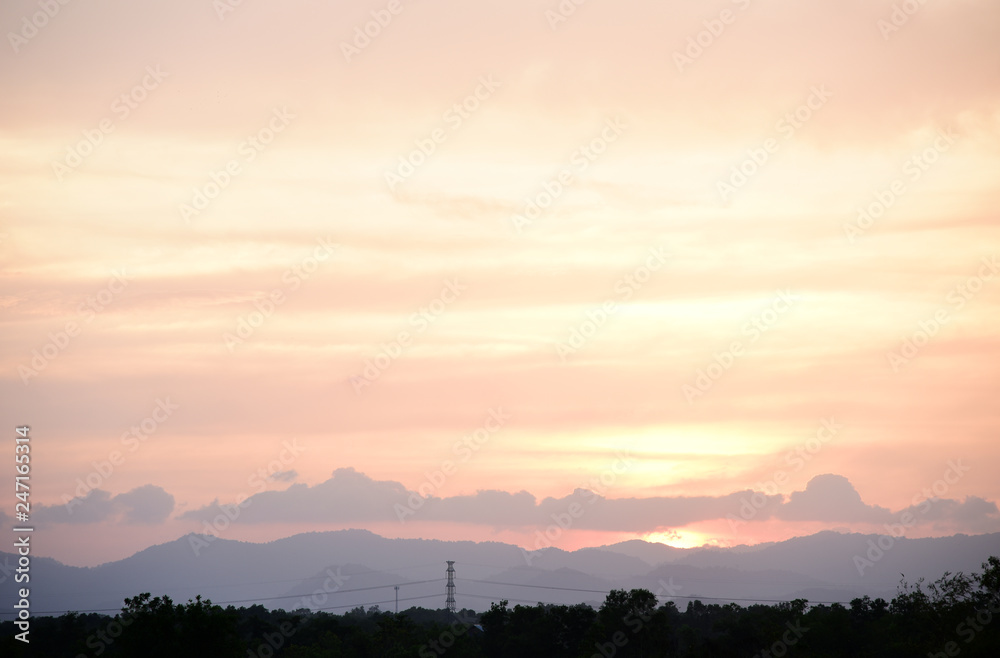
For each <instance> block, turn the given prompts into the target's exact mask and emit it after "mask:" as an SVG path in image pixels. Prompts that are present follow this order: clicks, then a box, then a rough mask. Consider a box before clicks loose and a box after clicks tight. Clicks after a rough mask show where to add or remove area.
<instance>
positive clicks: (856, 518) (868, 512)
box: [775, 473, 892, 523]
mask: <svg viewBox="0 0 1000 658" xmlns="http://www.w3.org/2000/svg"><path fill="white" fill-rule="evenodd" d="M775 516H777V517H778V518H781V519H784V520H786V521H831V522H857V523H884V522H887V521H889V520H891V519H892V512H890V511H889V510H887V509H886V508H884V507H879V506H878V505H866V504H865V503H864V502H863V501H862V500H861V494H859V493H858V491H857V489H855V488H854V485H852V484H851V483H850V481H849V480H848V479H847V478H846V477H844V476H843V475H834V474H832V473H828V474H825V475H817V476H816V477H814V478H813V479H811V480H809V483H808V484H807V485H806V488H805V491H794V492H792V494H791V496H789V499H788V501H787V502H786V503H785V504H784V505H781V506H780V508H778V510H777V512H776V514H775Z"/></svg>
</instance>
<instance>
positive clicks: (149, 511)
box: [112, 484, 174, 523]
mask: <svg viewBox="0 0 1000 658" xmlns="http://www.w3.org/2000/svg"><path fill="white" fill-rule="evenodd" d="M112 503H113V504H114V505H116V507H118V508H120V509H121V510H122V512H123V514H124V519H123V520H124V522H125V523H162V522H163V521H166V520H167V518H168V517H169V516H170V513H171V512H173V511H174V497H173V496H171V495H170V494H169V493H167V492H166V491H164V490H163V489H162V488H160V487H157V486H155V485H152V484H147V485H144V486H141V487H137V488H135V489H133V490H131V491H129V492H127V493H123V494H119V495H117V496H115V497H114V498H113V499H112Z"/></svg>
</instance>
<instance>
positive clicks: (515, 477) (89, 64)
mask: <svg viewBox="0 0 1000 658" xmlns="http://www.w3.org/2000/svg"><path fill="white" fill-rule="evenodd" d="M219 4H222V3H215V5H219ZM564 4H565V3H564ZM148 5H149V3H140V4H137V3H130V2H126V1H125V0H116V1H114V2H106V3H100V4H99V5H92V4H88V3H70V4H67V5H65V6H63V5H60V9H59V11H58V13H57V14H56V15H55V16H52V17H51V18H50V19H48V20H47V21H45V25H44V26H43V27H40V28H37V29H36V30H35V31H34V32H32V30H31V29H30V27H25V25H26V24H25V22H24V21H25V20H27V21H29V22H30V21H31V18H30V17H31V16H32V15H33V14H35V12H37V11H39V9H38V6H37V4H36V3H34V2H27V1H24V2H20V1H19V2H8V3H4V5H3V7H2V8H0V25H2V26H3V27H4V32H8V36H7V38H6V41H7V44H6V50H2V49H0V52H2V53H3V54H2V55H0V58H2V62H0V83H2V85H3V88H4V90H5V93H4V101H3V102H2V103H0V172H2V175H0V264H2V266H0V323H2V332H0V347H2V349H0V360H2V366H3V367H2V371H0V372H2V373H3V374H2V377H0V395H2V399H3V400H4V403H3V410H4V413H3V417H4V418H5V422H6V423H7V426H8V429H9V428H12V427H13V426H14V425H15V424H19V423H27V424H29V425H31V426H32V428H33V436H34V439H33V440H34V441H35V443H34V450H35V452H34V453H33V454H34V457H33V464H35V465H34V470H33V478H34V482H35V483H36V489H35V490H34V492H33V495H34V497H35V498H34V500H35V501H36V503H37V504H38V505H39V506H41V507H40V508H39V509H40V510H41V511H40V518H39V520H38V523H39V524H44V525H45V532H47V533H50V535H49V536H51V537H52V541H51V542H50V543H47V544H45V546H46V549H45V550H47V551H49V553H48V554H51V555H52V556H54V557H57V558H58V559H60V560H64V561H66V562H68V563H73V564H96V563H99V562H103V561H106V560H109V559H114V558H118V557H123V556H125V555H128V554H130V553H131V552H134V551H135V550H138V549H141V548H143V547H145V546H147V545H149V544H150V543H154V542H158V541H167V540H170V539H174V538H176V537H178V536H180V535H182V534H184V533H186V532H190V531H204V530H205V524H204V519H205V518H211V516H212V511H213V510H214V508H213V507H212V505H213V504H214V503H215V502H218V503H224V504H228V503H232V502H234V501H236V500H237V499H238V498H240V497H246V496H251V495H254V494H259V493H260V492H261V491H264V490H266V491H271V492H275V494H274V496H275V497H274V498H272V499H270V500H273V501H283V502H282V503H281V504H278V503H277V502H276V503H275V505H276V506H275V508H274V509H272V508H271V507H266V511H265V506H266V505H270V504H271V503H267V502H266V501H265V500H264V499H263V498H258V499H256V502H254V504H253V505H252V506H251V507H250V508H248V510H247V511H246V514H245V515H243V516H242V517H241V518H240V519H239V520H238V521H237V522H235V523H233V525H232V527H229V528H227V529H225V530H224V531H222V532H220V533H219V534H220V536H225V537H230V538H234V539H237V538H251V539H255V540H263V539H269V538H275V537H279V536H283V535H286V534H290V533H292V532H297V531H304V530H315V529H331V528H340V527H366V528H370V529H372V530H373V531H375V532H380V533H381V534H385V535H387V536H444V537H447V538H454V539H475V540H484V539H499V540H503V541H512V542H515V543H519V544H520V545H522V546H524V547H526V548H537V547H539V546H538V544H537V536H538V535H537V533H538V532H539V531H542V532H544V530H545V529H546V527H547V526H550V525H551V523H553V522H554V521H553V520H552V519H553V517H552V515H553V514H556V515H557V516H558V515H560V514H563V513H564V512H563V510H564V507H565V506H566V505H568V504H571V503H570V502H569V501H571V500H574V499H573V498H572V497H573V495H574V491H580V490H588V489H589V490H590V491H591V494H589V495H593V496H599V498H600V500H598V502H597V503H595V504H594V506H593V507H587V505H589V503H588V502H584V503H583V504H584V508H583V509H584V510H586V512H585V513H584V514H583V515H582V516H581V517H580V518H579V519H577V518H574V520H573V522H572V524H571V527H568V528H565V529H560V532H559V533H558V537H557V538H556V539H554V540H553V541H552V543H553V544H555V545H558V546H563V547H566V548H575V547H578V546H583V545H597V544H602V543H609V542H612V541H617V540H620V539H629V538H646V539H649V540H651V541H663V542H665V543H669V544H671V545H675V546H691V545H699V544H701V543H703V542H709V543H719V544H724V545H729V544H734V543H744V542H751V543H752V542H759V541H769V540H774V539H782V538H785V537H789V536H794V535H800V534H805V533H809V532H815V531H817V530H821V529H838V530H857V531H878V529H879V528H880V527H881V526H882V525H883V524H884V523H885V522H888V521H889V520H891V519H892V518H894V517H895V516H896V515H898V513H899V511H900V510H904V509H906V508H909V507H911V506H914V505H916V503H914V498H915V497H917V496H919V495H920V492H921V491H923V490H924V489H925V488H927V487H933V484H934V483H935V482H936V481H938V480H942V478H944V477H945V474H946V473H947V472H948V469H949V468H950V463H951V462H953V461H954V460H965V461H964V462H963V463H965V464H968V465H970V466H971V467H970V468H969V469H968V470H967V471H962V472H961V473H960V474H959V477H958V479H957V480H956V481H955V482H951V483H948V484H947V489H946V490H945V491H941V492H934V493H935V495H937V496H938V497H939V498H941V499H942V501H943V502H942V504H941V505H938V506H936V507H934V508H933V510H934V511H932V512H927V513H926V514H925V515H923V516H921V517H920V522H919V523H917V524H916V525H915V526H914V527H913V528H912V529H911V531H910V535H909V536H925V535H934V534H951V533H954V532H967V533H977V532H987V531H996V530H998V529H1000V512H998V511H997V508H996V504H995V502H994V501H996V500H997V499H998V498H1000V480H998V479H997V477H996V465H997V464H1000V448H998V446H1000V442H998V441H997V435H996V434H997V428H998V420H1000V416H998V414H1000V406H998V405H997V403H996V400H997V397H998V392H1000V390H998V382H1000V380H998V374H1000V371H998V369H997V363H998V357H1000V342H998V338H997V330H996V326H997V318H998V317H1000V276H997V274H1000V269H998V268H1000V266H998V265H997V262H998V261H997V257H998V256H1000V253H998V252H1000V249H998V238H1000V224H998V219H997V215H996V213H997V208H998V207H1000V203H998V202H1000V187H998V185H997V183H998V180H1000V104H998V100H1000V99H998V93H1000V86H998V84H997V80H998V79H997V70H998V64H1000V51H998V49H997V47H996V44H997V43H1000V7H998V5H997V4H996V3H995V2H991V1H988V0H961V1H959V0H955V1H950V2H944V1H941V2H932V3H925V4H923V5H922V6H921V7H920V9H919V11H917V12H916V13H915V14H913V15H912V16H909V17H907V18H906V20H905V21H903V20H902V19H899V20H898V21H897V22H899V23H900V24H898V25H895V24H892V23H891V21H892V19H891V14H892V6H893V3H892V2H889V1H888V0H877V1H873V2H846V3H830V2H820V1H819V0H805V1H796V2H791V1H788V2H784V1H778V0H775V1H771V2H763V1H761V2H757V1H752V0H746V1H744V0H740V1H734V2H730V1H728V0H716V1H713V2H708V3H704V2H698V3H693V2H687V1H681V0H674V1H670V2H653V1H651V0H628V1H626V2H608V1H606V0H591V1H590V2H587V3H584V4H583V5H582V6H580V7H578V8H577V10H576V11H575V12H574V13H573V14H572V15H570V16H565V18H566V20H565V21H561V20H558V19H557V18H553V14H550V13H547V12H552V11H556V12H558V6H559V3H557V2H555V0H552V1H549V2H545V1H543V0H515V1H513V2H503V3H500V2H496V3H486V4H485V5H484V3H468V2H459V0H444V1H442V2H433V3H430V2H412V3H409V2H405V1H402V2H401V3H400V4H398V5H395V4H394V5H393V6H394V7H396V8H397V9H399V11H398V12H396V13H389V14H384V13H380V12H387V11H388V9H386V8H387V6H388V5H387V3H384V2H362V3H317V2H305V1H293V2H281V3H279V2H265V1H263V0H260V1H253V2H244V3H242V4H241V5H240V6H238V7H228V5H226V7H227V8H229V9H232V11H228V10H227V9H222V10H220V9H219V8H218V7H217V6H215V5H213V3H210V2H195V1H194V0H181V1H178V2H171V3H162V4H156V5H154V6H152V7H150V6H148ZM220 11H221V13H220ZM372 12H375V14H373V13H372ZM723 12H729V13H725V14H723ZM386 15H389V16H391V20H388V19H386V18H385V17H386ZM373 16H375V18H373ZM25 17H28V18H27V19H26V18H25ZM378 17H382V19H383V22H386V20H388V22H387V23H386V24H385V25H383V26H378V25H376V26H375V27H371V25H370V23H371V21H374V20H376V19H377V18H378ZM720 17H724V18H725V22H722V23H714V22H713V21H716V20H719V21H722V18H720ZM730 19H731V20H730ZM885 21H889V23H886V22H885ZM887 25H891V27H887ZM366 27H367V29H369V32H370V33H372V34H374V33H377V35H376V36H374V37H370V38H369V43H367V44H366V45H363V46H360V45H359V44H361V43H363V41H364V39H363V38H360V40H358V41H356V42H355V41H354V40H355V39H356V38H358V37H356V35H357V33H358V32H356V28H359V29H360V30H361V31H363V30H364V29H366ZM893 28H898V29H893ZM713 29H714V30H715V31H717V32H719V33H718V34H717V35H712V34H711V30H713ZM720 30H721V31H720ZM11 34H14V35H15V36H14V37H11V36H10V35H11ZM28 34H31V35H32V36H30V37H29V36H26V35H28ZM699 39H700V43H701V45H700V46H697V44H698V43H699ZM343 43H353V47H354V48H355V49H357V52H354V50H352V49H351V48H346V49H345V48H344V47H343V46H342V44H343ZM691 44H696V45H695V46H692V45H691ZM706 44H707V45H706ZM345 50H346V51H347V53H348V54H347V56H345ZM70 334H72V335H70ZM383 365H384V367H383ZM167 401H169V404H170V405H175V406H176V408H175V409H174V408H172V409H171V411H170V412H169V414H167V413H166V412H164V411H162V409H163V406H162V405H163V404H167ZM158 408H160V409H161V411H160V412H158V415H159V416H160V417H161V418H162V420H159V419H156V418H154V414H156V413H157V412H156V410H157V409H158ZM497 410H500V411H501V412H502V414H503V415H506V416H509V418H504V420H502V421H497V420H496V416H493V418H494V420H493V421H490V420H489V419H490V418H491V413H493V412H496V411H497ZM150 418H154V420H153V421H149V423H147V427H148V428H152V429H151V431H149V432H148V436H147V432H145V430H143V427H142V423H143V421H145V420H148V419H150ZM490 423H493V424H494V425H496V429H495V430H492V429H488V428H489V427H490ZM831 423H832V424H833V425H835V426H836V428H837V429H836V430H835V431H832V432H831V431H826V433H825V434H822V436H823V437H825V438H822V439H821V438H817V437H818V436H820V434H821V433H823V432H824V429H823V428H824V427H826V428H827V430H829V427H830V424H831ZM134 427H138V428H139V429H138V434H136V433H134V432H133V430H132V428H134ZM481 428H487V429H486V430H482V429H481ZM477 430H479V431H480V434H479V437H480V438H481V439H482V440H481V441H478V442H477V440H476V438H475V437H476V434H475V433H476V432H477ZM130 432H133V433H132V434H131V435H130ZM139 435H142V436H144V437H145V438H144V439H143V440H141V441H140V440H138V439H137V438H136V437H137V436H139ZM129 436H131V437H132V438H131V439H130V438H129ZM469 436H471V437H472V439H470V440H471V441H472V443H468V442H467V443H462V441H463V437H469ZM290 441H295V442H297V444H296V445H299V446H301V451H300V452H297V453H296V454H295V455H293V456H290V457H289V458H288V459H283V458H282V457H281V455H282V454H284V455H286V456H289V455H290V453H289V452H288V449H287V444H288V442H290ZM460 446H464V447H460ZM810 446H811V447H812V448H815V450H812V449H811V448H810ZM133 448H134V449H133ZM473 448H474V449H473ZM115 451H118V452H119V453H121V463H120V465H117V466H115V467H114V469H113V472H111V473H110V474H109V475H107V476H106V477H105V476H103V475H100V471H101V469H102V466H101V464H102V463H103V462H105V461H106V460H109V459H110V455H111V454H112V453H114V452H115ZM283 451H284V452H283ZM803 451H804V452H803ZM293 452H295V451H293ZM806 457H808V459H807V458H806ZM449 461H450V462H453V464H452V465H453V467H454V468H453V472H452V473H448V474H444V475H443V477H442V479H441V481H440V484H438V483H437V479H436V476H435V473H436V472H437V471H439V470H442V469H444V463H445V462H449ZM272 464H276V465H277V466H276V467H274V468H272V467H271V465H272ZM262 469H263V472H264V475H265V476H274V477H272V479H269V480H266V481H265V479H264V478H263V477H259V478H258V479H257V480H254V478H255V477H256V476H257V474H259V472H260V471H261V470H262ZM350 469H353V470H350ZM959 470H961V469H959ZM442 472H443V471H442ZM94 473H98V475H95V476H92V482H94V483H96V486H85V487H83V488H81V487H80V485H79V484H78V479H79V481H82V482H84V483H85V481H86V479H87V477H88V476H89V475H92V474H94ZM275 473H276V475H275ZM609 473H610V475H608V474H609ZM778 473H782V474H783V477H777V478H776V474H778ZM602 476H604V481H603V483H602V480H601V478H602ZM835 476H839V477H835ZM778 480H780V481H778ZM428 481H430V482H431V483H432V486H431V487H430V488H425V493H428V494H430V495H431V498H432V499H433V500H430V502H428V503H427V506H426V507H422V508H420V509H416V510H411V511H413V512H414V514H413V516H412V517H411V518H407V519H406V520H405V521H400V520H399V519H398V518H397V516H398V515H397V514H395V513H394V507H393V505H394V504H395V503H394V502H393V501H397V499H398V500H403V501H405V500H406V499H407V496H408V495H409V493H410V492H416V491H418V490H419V488H420V487H421V486H422V485H425V483H427V482H428ZM942 481H943V480H942ZM595 483H596V484H595ZM772 484H773V488H772ZM147 485H153V488H150V487H148V486H147ZM807 487H808V488H807ZM136 490H138V493H134V494H130V492H134V491H136ZM752 491H764V492H766V493H767V494H768V495H771V496H776V497H777V498H776V499H775V503H774V504H775V505H776V507H775V508H774V509H773V510H772V509H771V507H770V506H768V507H767V508H766V509H767V510H768V511H766V512H765V511H763V510H762V511H760V512H759V514H757V513H755V515H754V517H753V518H751V519H746V520H747V523H746V524H742V525H739V527H737V528H734V527H733V524H732V523H729V522H727V516H731V515H737V518H738V515H739V514H740V505H741V503H740V500H741V497H744V496H749V495H750V492H752ZM100 492H106V496H105V498H101V496H104V495H105V494H104V493H100ZM280 492H284V493H281V494H280V496H279V493H280ZM477 492H478V493H477ZM855 494H856V495H857V496H859V497H860V501H863V504H862V502H859V501H857V500H855ZM581 495H582V494H581ZM77 496H82V497H87V496H90V498H88V499H87V501H86V502H81V503H80V506H79V507H77V508H74V509H73V511H72V513H69V511H67V510H66V506H65V503H66V502H67V501H68V500H72V499H74V497H77ZM119 496H122V497H120V498H116V497H119ZM281 496H283V497H281ZM383 496H384V498H383ZM394 496H395V497H394ZM477 496H478V497H477ZM504 496H508V497H509V498H505V497H504ZM518 496H522V497H521V498H518ZM782 496H783V497H784V498H781V497H782ZM360 497H364V499H365V500H366V501H369V502H364V503H362V502H358V501H359V500H360ZM529 498H530V502H525V501H528V499H529ZM102 501H103V502H102ZM352 501H353V502H352ZM371 501H382V502H379V503H378V504H376V503H375V502H371ZM608 501H617V502H616V504H617V505H619V506H618V507H615V506H608V507H605V506H604V505H605V503H606V502H608ZM327 503H329V505H330V508H329V510H328V511H323V510H326V508H325V507H323V505H325V504H327ZM403 504H404V505H405V504H406V503H405V502H404V503H403ZM770 504H771V503H769V505H770ZM828 504H829V506H832V507H830V509H827V505H828ZM85 505H89V506H91V507H92V508H93V515H94V516H93V517H92V520H91V521H89V522H88V521H85V520H84V519H85V517H86V515H85V513H84V512H83V511H82V510H84V509H85V507H84V506H85ZM281 505H289V506H293V505H298V506H299V507H298V508H297V509H296V510H295V511H294V512H293V511H291V510H289V513H288V515H287V516H283V515H282V514H280V513H279V511H278V510H279V509H280V508H281ZM378 505H382V506H381V507H379V506H378ZM353 507H356V509H351V510H350V513H347V512H344V513H343V514H342V513H341V511H340V510H342V508H353ZM87 509H90V508H87ZM303 509H305V510H306V511H310V510H316V513H315V514H313V515H309V514H305V513H304V512H303ZM251 510H252V511H251ZM258 510H259V511H258ZM590 510H593V511H590ZM89 513H90V512H87V514H89ZM8 516H9V515H8ZM86 518H91V517H86ZM57 547H65V548H57ZM69 547H72V548H69Z"/></svg>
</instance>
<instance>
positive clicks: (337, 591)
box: [0, 578, 441, 615]
mask: <svg viewBox="0 0 1000 658" xmlns="http://www.w3.org/2000/svg"><path fill="white" fill-rule="evenodd" d="M440 580H441V579H440V578H432V579H430V580H415V581H413V582H410V583H394V584H392V585H373V586H371V587H356V588H354V589H335V590H332V591H330V592H321V593H323V594H349V593H351V592H369V591H371V590H376V589H385V588H387V587H396V586H399V587H403V586H405V585H423V584H424V583H435V582H438V581H440ZM314 594H316V592H313V593H311V594H288V595H286V596H269V597H265V598H256V599H236V600H232V601H212V605H229V604H232V603H259V602H262V601H280V600H282V599H305V598H309V597H310V596H313V595H314ZM431 596H436V595H430V596H421V597H416V598H430V597H431ZM401 600H403V601H409V600H411V599H401ZM383 603H385V602H384V601H383ZM353 605H357V604H353ZM365 605H367V604H365ZM347 607H351V606H350V605H346V606H334V608H347ZM334 608H318V609H320V610H332V609H334ZM68 612H78V613H81V614H86V613H91V612H121V608H95V609H93V610H41V611H38V612H35V613H34V614H36V615H56V614H66V613H68ZM0 614H5V615H13V614H16V613H14V612H6V611H4V612H0Z"/></svg>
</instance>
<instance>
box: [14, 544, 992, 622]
mask: <svg viewBox="0 0 1000 658" xmlns="http://www.w3.org/2000/svg"><path fill="white" fill-rule="evenodd" d="M878 541H879V537H878V536H877V535H860V534H838V533H835V532H821V533H818V534H816V535H811V536H808V537H797V538H795V539H790V540H788V541H783V542H778V543H773V544H766V545H760V546H754V547H746V546H741V547H733V548H714V547H704V548H696V549H678V548H672V547H669V546H664V545H662V544H651V543H648V542H642V541H628V542H622V543H620V544H614V545H610V546H602V547H598V548H585V549H580V550H577V551H563V550H560V549H554V548H553V549H547V550H543V551H535V552H525V551H523V550H522V549H521V548H519V547H517V546H513V545H510V544H503V543H499V542H482V543H476V542H468V541H461V542H449V541H440V540H429V539H386V538H384V537H380V536H378V535H376V534H374V533H371V532H368V531H365V530H343V531H337V532H322V533H318V532H313V533H304V534H299V535H294V536H292V537H287V538H284V539H279V540H277V541H272V542H268V543H263V544H255V543H249V542H240V541H233V540H227V539H215V538H206V537H204V536H202V535H193V534H192V535H186V536H184V537H181V538H179V539H177V540H175V541H172V542H169V543H166V544H160V545H157V546H152V547H150V548H147V549H145V550H143V551H140V552H138V553H136V554H135V555H133V556H131V557H128V558H126V559H124V560H119V561H117V562H110V563H107V564H103V565H100V566H98V567H92V568H88V567H70V566H66V565H64V564H61V563H59V562H57V561H55V560H52V559H48V558H40V557H36V558H34V559H33V560H32V564H31V583H30V587H31V589H32V605H33V611H34V612H35V613H36V614H40V613H44V612H55V613H60V612H62V611H65V610H78V611H86V610H107V611H109V612H114V611H117V610H119V609H120V608H121V606H122V601H123V599H124V598H125V597H130V596H134V595H136V594H139V593H141V592H151V593H152V594H154V595H164V594H165V595H168V596H170V597H171V598H172V599H174V600H175V601H178V602H180V601H186V600H187V599H189V598H193V597H194V596H195V595H197V594H201V595H202V596H203V597H208V598H210V599H212V601H214V602H216V603H222V604H227V603H230V602H231V603H232V604H233V605H237V606H239V605H246V606H250V605H254V604H256V603H260V604H262V605H265V606H267V607H270V608H279V607H280V608H285V609H287V610H293V609H298V608H310V609H328V610H332V611H334V612H344V611H346V610H349V609H351V608H353V607H357V606H365V607H370V606H372V605H378V606H380V608H381V609H383V610H391V609H393V607H394V606H395V605H396V597H397V590H395V589H394V587H395V586H398V587H399V590H398V597H399V609H400V610H404V609H406V608H409V607H411V606H420V607H426V608H441V607H443V606H444V594H445V574H444V571H445V560H455V561H456V565H455V567H456V570H457V574H456V576H457V577H456V587H457V597H456V598H457V601H458V605H459V607H461V608H471V609H474V610H485V609H488V608H489V606H490V603H491V602H493V601H498V600H500V599H508V600H509V601H510V602H511V603H512V604H513V603H527V604H534V603H538V602H546V603H565V604H571V603H581V602H586V603H592V604H594V605H599V604H600V603H601V602H602V601H603V600H604V596H605V593H606V592H607V591H609V590H610V589H613V588H614V589H620V588H625V589H631V588H634V587H645V588H647V589H649V590H651V591H653V592H654V593H657V594H660V595H661V600H665V598H666V597H667V596H673V597H674V598H675V602H676V603H677V605H678V606H679V607H680V608H682V609H683V608H684V607H686V602H687V601H688V600H691V599H692V598H702V599H704V600H705V601H706V602H709V601H711V602H725V601H730V600H735V601H737V602H738V603H742V604H745V603H748V602H750V601H762V602H770V601H775V600H790V599H793V598H805V599H808V600H811V601H815V602H833V601H845V602H847V601H850V599H852V598H854V597H857V596H862V595H865V594H868V595H870V596H873V597H875V596H882V597H884V598H891V597H892V596H893V595H894V594H895V592H896V585H897V583H898V581H899V578H900V574H904V575H905V577H906V579H907V580H908V581H910V582H913V581H915V580H917V579H918V578H920V577H926V578H928V579H931V580H933V579H936V578H939V577H940V576H941V575H942V574H943V573H944V572H946V571H951V572H957V571H964V572H966V573H968V572H974V571H978V570H979V569H980V565H981V563H982V562H984V561H985V560H986V558H987V557H989V556H990V555H1000V533H996V534H990V535H975V536H968V535H955V536H952V537H943V538H934V539H905V538H904V539H898V540H895V541H894V542H893V544H892V545H891V546H889V547H888V550H885V547H886V546H887V540H886V539H885V538H883V539H882V548H879V544H878ZM206 542H207V543H206ZM872 546H875V547H876V548H875V549H872ZM194 547H197V548H198V552H197V554H196V551H195V548H194ZM879 551H881V553H879ZM859 559H860V560H861V562H858V560H859ZM16 561H17V558H16V556H15V555H12V554H9V553H0V581H5V580H6V579H12V578H13V576H12V574H11V572H10V571H9V570H8V569H6V568H3V567H5V566H9V565H12V564H16ZM859 566H860V567H861V571H863V574H860V573H859ZM14 594H15V588H14V587H3V588H0V611H2V610H11V609H12V605H13V604H14V599H13V597H14ZM9 614H10V613H6V615H7V616H6V617H4V618H9Z"/></svg>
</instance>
